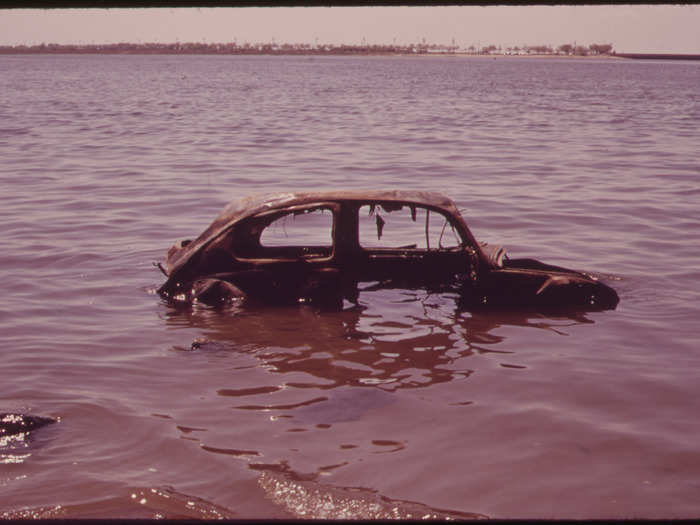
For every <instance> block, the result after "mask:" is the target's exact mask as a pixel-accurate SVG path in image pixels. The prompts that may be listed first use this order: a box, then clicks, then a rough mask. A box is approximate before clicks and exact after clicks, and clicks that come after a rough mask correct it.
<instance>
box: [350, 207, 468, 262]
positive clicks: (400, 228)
mask: <svg viewBox="0 0 700 525" xmlns="http://www.w3.org/2000/svg"><path fill="white" fill-rule="evenodd" d="M436 214H437V216H438V220H435V215H436ZM440 219H442V220H440ZM359 221H360V224H359V239H360V245H361V246H362V247H363V248H378V249H400V250H425V251H435V250H438V249H440V250H445V249H451V248H456V247H459V246H461V245H462V242H461V239H460V237H459V235H458V234H457V231H456V230H455V228H454V225H452V224H451V223H450V221H449V220H448V219H447V217H445V216H444V215H443V214H442V213H439V212H436V211H435V210H431V209H430V208H427V207H420V206H416V205H403V204H397V203H370V204H366V205H365V206H362V207H361V208H360V212H359ZM448 225H449V226H450V230H451V231H452V236H450V235H446V232H447V230H448V229H447V226H448Z"/></svg>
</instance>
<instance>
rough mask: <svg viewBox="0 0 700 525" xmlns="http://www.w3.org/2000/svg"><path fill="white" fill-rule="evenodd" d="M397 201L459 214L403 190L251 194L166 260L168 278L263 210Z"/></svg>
mask: <svg viewBox="0 0 700 525" xmlns="http://www.w3.org/2000/svg"><path fill="white" fill-rule="evenodd" d="M348 201H359V202H377V201H384V202H400V203H406V204H416V205H425V206H430V207H433V208H437V209H440V210H441V211H443V212H444V213H445V214H447V215H455V214H459V212H458V210H457V207H456V206H455V204H454V202H452V200H451V199H450V198H448V197H446V196H445V195H442V194H441V193H437V192H432V191H406V190H363V191H360V190H341V191H323V192H292V193H264V194H255V195H250V196H247V197H243V198H241V199H236V200H234V201H232V202H231V203H229V204H228V205H227V206H226V207H225V208H224V209H223V210H222V211H221V213H220V214H219V215H218V217H217V218H216V219H214V221H213V222H212V223H211V224H210V225H209V227H208V228H207V229H206V230H204V231H203V232H202V233H201V234H200V235H199V237H197V238H196V239H195V240H194V241H192V242H191V243H189V244H188V245H187V246H185V247H184V248H182V249H181V250H179V251H178V252H177V253H175V254H173V257H172V260H168V261H167V266H168V275H169V277H172V276H173V275H174V274H175V273H177V272H178V271H180V270H181V269H182V268H183V267H184V266H185V265H186V264H187V262H188V261H189V260H190V259H191V258H192V256H193V255H194V254H196V253H197V252H199V251H200V250H202V249H204V248H205V247H206V246H207V245H208V244H209V243H210V242H212V241H213V240H214V239H216V238H217V237H218V236H219V235H221V234H222V233H224V232H225V231H226V230H228V229H229V228H231V227H232V226H233V225H234V224H236V223H238V222H240V221H241V220H243V219H245V218H247V217H251V216H253V215H256V214H258V213H260V212H263V211H268V210H274V209H284V208H288V207H292V206H302V205H304V204H314V203H320V202H348Z"/></svg>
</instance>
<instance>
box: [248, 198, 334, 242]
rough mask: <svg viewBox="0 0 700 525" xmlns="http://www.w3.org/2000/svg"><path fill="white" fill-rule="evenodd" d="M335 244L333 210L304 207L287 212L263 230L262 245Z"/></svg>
mask: <svg viewBox="0 0 700 525" xmlns="http://www.w3.org/2000/svg"><path fill="white" fill-rule="evenodd" d="M332 244H333V210H331V209H329V208H326V207H313V208H304V209H300V210H294V211H290V212H288V213H285V214H283V215H281V216H279V217H277V218H276V219H274V220H273V221H272V222H271V223H270V224H268V225H267V226H266V227H265V228H264V229H263V231H262V234H261V236H260V245H261V246H262V247H264V248H268V247H269V248H272V247H275V248H276V247H287V246H290V247H291V246H295V247H321V248H330V247H331V246H332Z"/></svg>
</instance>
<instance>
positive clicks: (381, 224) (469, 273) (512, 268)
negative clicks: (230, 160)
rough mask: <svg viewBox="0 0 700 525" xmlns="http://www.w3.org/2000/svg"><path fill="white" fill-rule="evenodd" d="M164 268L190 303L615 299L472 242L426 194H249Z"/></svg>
mask: <svg viewBox="0 0 700 525" xmlns="http://www.w3.org/2000/svg"><path fill="white" fill-rule="evenodd" d="M161 269H162V270H163V273H164V274H165V275H166V276H167V278H168V279H167V281H166V282H165V283H164V284H163V285H162V286H161V288H160V289H159V293H160V294H161V295H162V296H163V297H165V298H167V299H169V300H172V301H177V302H185V303H191V302H197V301H198V302H203V303H206V304H214V305H215V304H220V303H222V302H226V301H229V300H231V299H234V298H248V299H252V300H255V301H260V302H263V303H291V302H312V303H318V304H322V305H329V306H342V304H343V299H347V300H349V301H351V302H354V303H357V301H358V293H359V291H361V287H362V286H365V287H408V288H419V287H427V288H431V289H452V290H455V291H457V292H459V296H460V297H461V299H460V304H461V305H463V306H465V307H471V308H483V307H497V308H501V307H506V308H521V307H533V308H543V309H549V308H576V309H585V310H602V309H609V308H615V306H616V305H617V303H618V301H619V299H618V296H617V293H616V292H615V291H614V290H613V289H612V288H610V287H609V286H607V285H605V284H603V283H602V282H600V281H599V280H598V279H597V278H595V277H593V276H591V275H588V274H585V273H583V272H578V271H573V270H569V269H566V268H561V267H557V266H552V265H547V264H544V263H541V262H539V261H537V260H534V259H509V258H508V257H507V256H506V255H505V250H503V248H501V247H499V246H492V245H488V244H486V243H479V242H477V240H476V239H475V238H474V236H473V235H472V233H471V232H470V231H469V228H468V227H467V225H466V223H465V221H464V219H463V218H462V216H461V214H460V213H459V211H458V209H457V207H456V206H455V204H454V203H453V202H452V201H451V200H450V199H449V198H447V197H445V196H443V195H441V194H438V193H434V192H423V191H342V192H307V193H284V194H276V195H259V196H251V197H247V198H244V199H242V200H240V201H235V202H233V203H231V204H230V205H228V206H227V207H226V208H225V209H224V210H223V211H222V212H221V214H220V215H219V216H218V217H217V218H216V219H215V220H214V222H213V223H212V224H211V225H210V226H209V227H208V228H207V229H206V230H205V231H204V232H203V233H202V234H201V235H200V236H199V237H197V238H196V239H195V240H193V241H189V240H187V241H181V242H179V243H177V244H175V245H174V246H172V247H171V248H170V249H169V250H168V253H167V260H166V265H165V268H163V267H162V266H161ZM365 289H367V288H365Z"/></svg>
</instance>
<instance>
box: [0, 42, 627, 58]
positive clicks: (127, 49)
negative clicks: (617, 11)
mask: <svg viewBox="0 0 700 525" xmlns="http://www.w3.org/2000/svg"><path fill="white" fill-rule="evenodd" d="M0 53H2V54H22V53H85V54H88V53H89V54H208V55H212V54H213V55H260V54H266V55H273V54H274V55H294V54H298V55H310V54H324V55H325V54H328V55H362V54H365V55H379V54H455V53H460V54H469V55H497V54H498V55H576V56H588V55H610V54H614V51H613V46H612V44H591V45H589V46H587V47H586V46H581V45H576V44H562V45H560V46H558V47H557V48H556V49H554V48H552V46H549V45H537V46H530V45H523V46H520V47H519V46H513V47H506V48H502V47H501V46H495V45H488V46H483V47H481V48H480V49H477V47H475V46H474V45H471V46H469V47H466V48H461V47H459V46H457V45H455V44H454V41H453V43H452V45H440V44H427V43H426V42H425V40H423V41H422V42H420V43H414V44H406V45H396V44H391V45H389V44H379V45H378V44H365V43H363V44H277V43H275V42H266V43H254V44H251V43H249V42H245V43H243V44H238V43H237V42H229V43H218V44H217V43H206V42H183V43H180V42H175V43H170V44H161V43H129V42H122V43H118V44H45V43H44V44H39V45H32V46H26V45H18V46H0Z"/></svg>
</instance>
